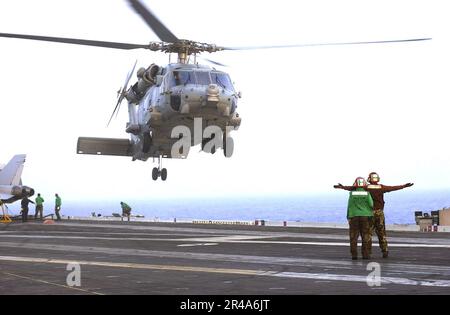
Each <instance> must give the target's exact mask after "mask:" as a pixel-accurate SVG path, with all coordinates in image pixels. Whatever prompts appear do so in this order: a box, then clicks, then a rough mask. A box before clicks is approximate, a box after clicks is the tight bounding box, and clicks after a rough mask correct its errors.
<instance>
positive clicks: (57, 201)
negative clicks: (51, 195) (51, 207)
mask: <svg viewBox="0 0 450 315" xmlns="http://www.w3.org/2000/svg"><path fill="white" fill-rule="evenodd" d="M59 211H61V197H60V196H59V195H58V194H55V214H56V220H58V221H59V220H61V216H60V215H59Z"/></svg>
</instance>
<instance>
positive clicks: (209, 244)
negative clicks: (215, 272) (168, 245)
mask: <svg viewBox="0 0 450 315" xmlns="http://www.w3.org/2000/svg"><path fill="white" fill-rule="evenodd" d="M214 245H219V244H218V243H198V244H180V245H177V246H178V247H195V246H214Z"/></svg>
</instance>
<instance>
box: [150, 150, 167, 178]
mask: <svg viewBox="0 0 450 315" xmlns="http://www.w3.org/2000/svg"><path fill="white" fill-rule="evenodd" d="M161 164H162V157H161V156H159V159H158V167H154V168H153V170H152V179H153V180H158V178H159V177H161V179H162V181H165V180H166V179H167V169H165V168H161Z"/></svg>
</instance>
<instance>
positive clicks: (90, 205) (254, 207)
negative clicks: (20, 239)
mask: <svg viewBox="0 0 450 315" xmlns="http://www.w3.org/2000/svg"><path fill="white" fill-rule="evenodd" d="M33 199H34V198H33ZM347 200H348V193H346V192H342V191H341V192H339V193H333V194H311V195H289V196H239V197H233V198H224V197H216V198H213V197H209V198H193V197H192V198H177V199H166V200H165V199H157V200H152V199H150V198H149V199H147V200H131V199H130V200H128V199H125V198H124V199H121V200H120V199H117V200H112V199H110V200H107V201H102V200H89V201H73V200H64V198H63V206H62V210H61V213H62V214H63V215H64V216H86V217H90V216H92V213H93V212H95V213H96V214H101V215H102V216H111V215H112V214H113V213H121V212H122V210H121V208H120V204H119V203H120V201H124V202H126V203H128V204H129V205H130V206H131V208H132V215H143V216H145V218H146V219H156V220H158V219H159V220H173V219H174V218H177V219H205V220H206V219H207V220H251V221H252V220H268V221H296V222H329V223H344V222H346V213H347ZM385 201H386V205H385V216H386V223H387V224H414V223H415V220H414V211H423V212H428V213H429V212H430V211H432V210H440V209H442V208H444V207H450V190H440V191H421V192H417V191H406V190H405V191H401V192H393V193H387V194H385ZM52 202H53V201H52ZM52 202H47V203H45V204H44V214H47V213H52V212H53V206H54V205H53V203H52ZM9 209H10V212H11V213H12V214H18V213H19V212H20V202H16V203H15V204H12V205H9ZM29 214H34V206H33V205H31V207H30V212H29Z"/></svg>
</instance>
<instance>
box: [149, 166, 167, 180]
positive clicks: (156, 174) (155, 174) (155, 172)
mask: <svg viewBox="0 0 450 315" xmlns="http://www.w3.org/2000/svg"><path fill="white" fill-rule="evenodd" d="M166 175H167V174H166ZM158 177H159V170H158V168H156V167H154V168H153V170H152V179H153V180H158Z"/></svg>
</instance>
